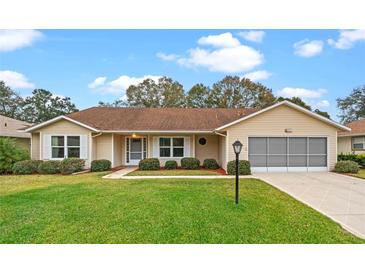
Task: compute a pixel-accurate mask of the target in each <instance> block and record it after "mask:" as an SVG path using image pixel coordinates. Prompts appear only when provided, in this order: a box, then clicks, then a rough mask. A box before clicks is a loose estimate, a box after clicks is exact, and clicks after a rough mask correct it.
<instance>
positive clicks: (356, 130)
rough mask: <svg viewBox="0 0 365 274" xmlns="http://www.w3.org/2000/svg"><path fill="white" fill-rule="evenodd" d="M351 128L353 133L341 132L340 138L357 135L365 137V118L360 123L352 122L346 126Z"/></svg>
mask: <svg viewBox="0 0 365 274" xmlns="http://www.w3.org/2000/svg"><path fill="white" fill-rule="evenodd" d="M346 126H347V127H349V128H351V132H346V131H340V132H339V133H338V136H356V135H365V118H363V119H360V120H358V121H354V122H351V123H349V124H347V125H346Z"/></svg>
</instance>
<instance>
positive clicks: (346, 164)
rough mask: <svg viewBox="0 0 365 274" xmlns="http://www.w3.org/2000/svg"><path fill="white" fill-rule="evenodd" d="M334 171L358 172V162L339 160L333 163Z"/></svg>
mask: <svg viewBox="0 0 365 274" xmlns="http://www.w3.org/2000/svg"><path fill="white" fill-rule="evenodd" d="M335 171H336V172H339V173H355V174H356V173H358V172H359V164H358V163H356V162H354V161H339V162H337V163H336V165H335Z"/></svg>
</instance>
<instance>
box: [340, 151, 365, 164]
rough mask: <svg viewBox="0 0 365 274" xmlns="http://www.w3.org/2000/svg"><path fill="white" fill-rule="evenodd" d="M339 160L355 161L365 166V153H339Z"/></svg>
mask: <svg viewBox="0 0 365 274" xmlns="http://www.w3.org/2000/svg"><path fill="white" fill-rule="evenodd" d="M337 160H338V161H353V162H356V163H358V164H359V165H360V166H362V167H364V168H365V153H362V154H354V153H347V154H344V153H341V154H338V156H337Z"/></svg>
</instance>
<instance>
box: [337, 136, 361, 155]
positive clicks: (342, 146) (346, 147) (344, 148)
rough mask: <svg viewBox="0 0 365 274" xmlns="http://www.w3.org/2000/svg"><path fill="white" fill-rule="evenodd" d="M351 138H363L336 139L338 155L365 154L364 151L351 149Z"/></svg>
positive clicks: (346, 137) (345, 137) (347, 137)
mask: <svg viewBox="0 0 365 274" xmlns="http://www.w3.org/2000/svg"><path fill="white" fill-rule="evenodd" d="M353 137H363V136H344V137H338V140H337V145H338V153H345V154H346V153H354V154H362V153H365V151H364V150H353V149H352V138H353Z"/></svg>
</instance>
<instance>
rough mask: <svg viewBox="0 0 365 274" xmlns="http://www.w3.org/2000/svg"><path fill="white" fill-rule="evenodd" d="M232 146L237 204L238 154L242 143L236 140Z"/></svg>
mask: <svg viewBox="0 0 365 274" xmlns="http://www.w3.org/2000/svg"><path fill="white" fill-rule="evenodd" d="M232 146H233V150H234V153H235V154H236V206H237V205H238V179H239V174H238V158H239V155H240V153H241V150H242V143H241V142H240V141H238V140H237V141H235V142H234V143H233V144H232Z"/></svg>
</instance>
